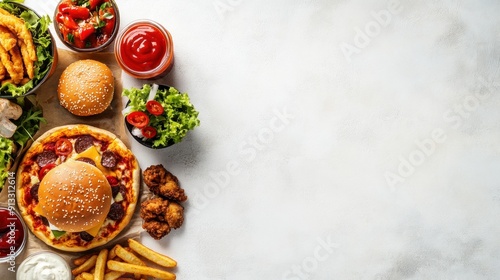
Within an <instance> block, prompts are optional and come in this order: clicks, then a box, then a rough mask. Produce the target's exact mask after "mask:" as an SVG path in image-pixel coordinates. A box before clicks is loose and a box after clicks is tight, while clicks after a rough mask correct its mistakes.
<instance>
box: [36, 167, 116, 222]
mask: <svg viewBox="0 0 500 280" xmlns="http://www.w3.org/2000/svg"><path fill="white" fill-rule="evenodd" d="M38 201H39V202H38V203H39V205H40V208H41V214H42V215H43V216H44V217H45V218H47V220H48V221H49V223H50V224H52V225H53V226H54V227H55V228H57V229H59V230H62V231H69V232H80V231H86V230H89V229H91V228H93V227H95V226H97V225H100V224H102V222H103V221H104V220H105V219H106V216H107V215H108V213H109V209H110V208H111V186H110V184H109V182H108V180H107V179H106V176H104V174H103V173H102V172H101V171H100V170H99V169H98V168H97V167H95V166H93V165H91V164H87V163H85V162H82V161H74V160H69V161H67V162H65V163H64V164H61V165H58V166H56V167H54V168H53V169H52V170H50V171H49V172H48V173H47V174H46V175H45V176H44V178H43V180H42V181H41V182H40V184H39V187H38Z"/></svg>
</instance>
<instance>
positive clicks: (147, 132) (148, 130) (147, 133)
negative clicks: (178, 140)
mask: <svg viewBox="0 0 500 280" xmlns="http://www.w3.org/2000/svg"><path fill="white" fill-rule="evenodd" d="M141 133H142V135H144V137H146V138H148V139H151V138H153V137H155V136H156V128H154V127H152V126H146V127H144V128H143V129H141Z"/></svg>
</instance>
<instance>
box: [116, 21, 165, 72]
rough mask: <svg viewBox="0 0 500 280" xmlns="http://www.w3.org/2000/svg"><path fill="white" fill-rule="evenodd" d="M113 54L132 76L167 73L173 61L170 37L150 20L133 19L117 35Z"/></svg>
mask: <svg viewBox="0 0 500 280" xmlns="http://www.w3.org/2000/svg"><path fill="white" fill-rule="evenodd" d="M115 57H116V60H117V62H118V64H119V65H120V67H121V68H122V69H123V70H124V71H125V72H127V73H128V74H130V75H132V76H133V77H135V78H138V79H150V78H155V77H160V76H163V75H166V74H167V73H168V72H170V70H171V69H172V66H173V63H174V44H173V41H172V36H171V35H170V33H169V32H168V30H166V29H165V28H164V27H163V26H162V25H161V24H159V23H157V22H154V21H152V20H138V21H135V22H132V23H130V24H129V25H128V26H127V27H125V28H124V30H123V31H122V32H121V33H120V34H119V35H118V37H117V42H116V43H115Z"/></svg>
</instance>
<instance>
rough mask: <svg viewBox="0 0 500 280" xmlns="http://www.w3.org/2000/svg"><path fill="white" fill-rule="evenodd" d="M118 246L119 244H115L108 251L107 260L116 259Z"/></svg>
mask: <svg viewBox="0 0 500 280" xmlns="http://www.w3.org/2000/svg"><path fill="white" fill-rule="evenodd" d="M118 246H120V245H119V244H116V245H115V246H113V248H112V249H111V250H109V254H108V260H112V259H114V258H115V257H116V251H115V250H116V248H117V247H118Z"/></svg>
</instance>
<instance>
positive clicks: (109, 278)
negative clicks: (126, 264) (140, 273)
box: [104, 270, 125, 280]
mask: <svg viewBox="0 0 500 280" xmlns="http://www.w3.org/2000/svg"><path fill="white" fill-rule="evenodd" d="M123 274H125V272H121V271H113V270H111V271H110V272H108V273H106V274H104V280H116V279H118V278H120V277H121V276H122V275H123Z"/></svg>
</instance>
